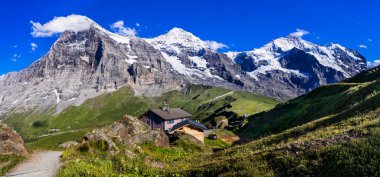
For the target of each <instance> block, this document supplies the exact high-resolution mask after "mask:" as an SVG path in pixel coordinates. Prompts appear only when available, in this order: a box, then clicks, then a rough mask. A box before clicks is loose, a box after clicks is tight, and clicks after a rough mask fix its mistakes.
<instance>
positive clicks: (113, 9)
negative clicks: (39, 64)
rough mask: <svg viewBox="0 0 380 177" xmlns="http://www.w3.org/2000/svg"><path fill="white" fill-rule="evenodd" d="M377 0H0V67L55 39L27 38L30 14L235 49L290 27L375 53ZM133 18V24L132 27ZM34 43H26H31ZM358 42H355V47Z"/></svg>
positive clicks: (372, 56)
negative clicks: (183, 36)
mask: <svg viewBox="0 0 380 177" xmlns="http://www.w3.org/2000/svg"><path fill="white" fill-rule="evenodd" d="M379 9H380V1H378V0H366V1H363V0H345V1H344V0H335V1H333V0H276V1H274V0H266V1H263V0H218V1H217V0H215V1H211V0H209V1H207V0H181V1H178V0H156V1H153V0H134V1H130V0H123V1H121V0H118V1H117V0H92V1H87V0H81V1H79V0H54V1H52V0H49V1H48V0H39V1H27V0H19V1H8V2H5V1H3V2H2V5H1V6H0V17H1V18H0V26H1V29H0V61H1V64H0V74H4V73H7V72H10V71H18V70H21V69H23V68H25V67H27V66H28V65H30V64H31V63H32V62H33V61H35V60H37V59H38V58H40V57H41V56H43V55H44V54H45V53H46V52H47V51H48V50H49V48H50V46H51V45H52V44H53V43H54V41H55V40H56V39H57V38H58V35H53V36H52V37H37V38H36V37H33V36H32V35H31V32H32V29H31V27H32V24H31V23H30V21H31V20H32V21H34V22H40V23H41V24H44V23H46V22H48V21H50V20H52V19H53V18H54V17H55V16H67V15H71V14H79V15H84V16H87V17H89V18H91V19H93V20H94V21H96V22H97V23H99V24H100V25H101V26H103V27H105V28H107V29H109V28H110V25H111V24H113V23H114V22H116V21H119V20H123V21H124V22H125V24H124V25H125V26H127V27H130V28H135V29H136V30H137V33H138V34H137V36H140V37H154V36H157V35H159V34H163V33H165V32H167V31H168V30H170V29H171V28H173V27H180V28H183V29H185V30H187V31H190V32H192V33H193V34H195V35H196V36H198V37H200V38H202V39H204V40H215V41H218V42H221V43H224V44H226V45H228V46H229V49H228V50H233V51H243V50H251V49H253V48H258V47H261V46H262V45H264V44H266V43H267V42H269V41H270V40H273V39H275V38H278V37H281V36H286V35H288V34H289V33H291V32H294V31H295V30H296V29H297V28H299V29H304V30H307V31H309V32H310V34H309V35H306V36H304V37H303V38H304V39H306V40H309V41H311V42H314V43H318V44H326V43H328V42H334V43H339V44H342V45H343V46H346V47H348V48H352V49H356V50H358V51H359V52H360V53H362V54H363V55H364V56H365V57H366V58H367V60H369V61H373V60H376V59H380V13H379ZM137 23H139V24H140V26H136V24H137ZM32 43H34V44H36V45H34V47H32V46H31V44H32ZM360 45H362V48H361V47H359V46H360Z"/></svg>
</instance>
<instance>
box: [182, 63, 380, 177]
mask: <svg viewBox="0 0 380 177" xmlns="http://www.w3.org/2000/svg"><path fill="white" fill-rule="evenodd" d="M378 71H379V67H378V68H374V69H372V70H369V71H366V72H363V73H361V74H360V75H359V76H360V77H359V76H358V77H354V78H352V79H348V80H346V81H345V82H342V83H338V84H333V85H328V86H324V87H321V88H318V89H316V90H314V91H312V92H311V93H309V94H306V95H304V96H301V97H299V98H297V99H294V100H291V101H289V102H287V103H283V104H279V105H277V106H276V107H275V108H274V109H272V110H270V111H268V112H263V113H260V114H257V115H254V116H251V117H250V121H249V123H248V125H247V126H246V127H245V128H244V129H243V130H241V131H240V133H241V134H242V135H244V136H248V137H250V138H252V140H251V141H250V142H248V143H246V144H244V145H240V146H235V147H233V148H230V149H226V150H225V151H222V152H219V153H217V154H214V155H212V157H208V158H207V159H211V160H208V161H204V162H203V163H201V164H199V165H195V167H193V168H192V169H190V170H187V171H186V172H187V173H186V174H188V175H194V174H197V175H199V176H207V175H215V174H219V175H222V176H223V175H224V176H235V175H237V176H379V175H380V173H379V171H378V167H379V166H380V92H379V91H380V74H379V73H378Z"/></svg>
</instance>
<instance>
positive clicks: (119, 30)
mask: <svg viewBox="0 0 380 177" xmlns="http://www.w3.org/2000/svg"><path fill="white" fill-rule="evenodd" d="M111 29H112V30H114V31H115V33H116V34H119V35H122V36H136V34H137V31H136V29H134V28H128V27H125V26H124V21H122V20H120V21H117V22H115V23H114V24H112V25H111Z"/></svg>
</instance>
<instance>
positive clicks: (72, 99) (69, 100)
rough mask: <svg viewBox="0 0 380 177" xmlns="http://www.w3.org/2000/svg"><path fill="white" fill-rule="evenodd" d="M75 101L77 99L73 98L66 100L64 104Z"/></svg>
mask: <svg viewBox="0 0 380 177" xmlns="http://www.w3.org/2000/svg"><path fill="white" fill-rule="evenodd" d="M76 99H78V98H77V97H75V98H70V99H68V100H67V101H66V102H71V101H74V100H76Z"/></svg>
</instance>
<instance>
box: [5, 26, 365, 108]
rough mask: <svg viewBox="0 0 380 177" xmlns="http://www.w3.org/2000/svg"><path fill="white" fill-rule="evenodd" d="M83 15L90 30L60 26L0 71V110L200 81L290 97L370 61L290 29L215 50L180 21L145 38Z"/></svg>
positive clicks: (151, 93)
mask: <svg viewBox="0 0 380 177" xmlns="http://www.w3.org/2000/svg"><path fill="white" fill-rule="evenodd" d="M88 20H89V21H90V22H91V24H92V25H91V27H90V28H89V29H88V30H86V31H82V32H72V31H66V32H64V33H63V34H62V35H61V36H60V37H59V39H58V40H57V41H56V42H55V43H54V44H53V46H52V47H51V49H50V51H49V52H48V53H47V54H46V55H44V56H43V57H42V58H40V59H39V60H37V61H36V62H34V63H33V64H31V65H30V66H29V67H28V68H26V69H24V70H21V71H20V72H13V73H8V74H6V75H3V76H0V115H5V114H7V113H17V112H28V111H39V110H44V109H47V108H51V107H53V106H55V107H56V109H57V112H60V111H62V110H63V109H64V108H66V107H67V106H69V105H80V104H81V103H83V102H84V101H85V100H87V99H88V98H92V97H95V96H98V95H100V94H102V93H105V92H111V91H115V90H117V89H119V88H120V87H123V86H130V87H131V88H133V89H134V91H135V94H136V95H146V96H158V95H160V94H162V93H165V92H167V91H170V90H178V89H180V88H182V87H183V86H184V85H186V84H189V83H191V84H203V85H210V86H218V87H224V88H229V89H236V90H245V91H249V92H253V93H257V94H261V95H265V96H268V97H272V98H276V99H281V100H288V99H291V98H294V97H297V96H299V95H301V94H304V93H307V92H309V91H311V90H313V89H314V88H316V87H318V86H321V85H325V84H329V83H335V82H338V81H341V80H344V79H346V78H348V77H351V76H354V75H356V74H357V73H359V72H361V71H362V70H365V69H366V68H367V65H366V59H365V58H364V57H363V56H362V55H360V54H359V53H358V52H357V51H355V50H351V49H348V48H345V47H343V46H341V45H339V44H332V43H331V44H328V45H326V46H320V45H317V44H313V43H311V42H308V41H305V40H303V39H301V37H297V36H292V35H289V36H287V37H281V38H278V39H275V40H273V41H271V42H269V43H268V44H266V45H265V46H263V47H262V48H259V49H254V50H252V51H245V52H227V53H219V52H217V51H215V50H214V48H213V47H212V45H211V44H210V41H203V40H201V39H200V38H198V37H196V36H194V35H193V34H191V33H190V32H187V31H185V30H183V29H180V28H173V29H172V30H170V31H169V32H168V33H166V34H163V35H160V36H158V37H155V38H151V39H144V38H139V37H135V36H120V35H117V34H114V33H111V32H109V31H107V30H105V29H104V28H102V27H101V26H99V25H98V24H96V23H95V22H93V21H92V20H91V19H88Z"/></svg>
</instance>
